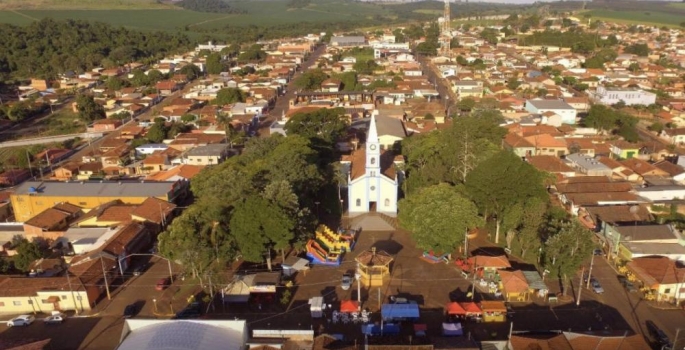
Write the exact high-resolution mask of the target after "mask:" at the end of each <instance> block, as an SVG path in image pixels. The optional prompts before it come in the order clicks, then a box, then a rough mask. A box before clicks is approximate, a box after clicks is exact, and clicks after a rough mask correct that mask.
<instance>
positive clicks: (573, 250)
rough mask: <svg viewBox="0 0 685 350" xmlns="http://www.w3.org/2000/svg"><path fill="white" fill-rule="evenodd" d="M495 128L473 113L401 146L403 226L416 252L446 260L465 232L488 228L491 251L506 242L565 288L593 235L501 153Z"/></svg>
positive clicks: (534, 176)
mask: <svg viewBox="0 0 685 350" xmlns="http://www.w3.org/2000/svg"><path fill="white" fill-rule="evenodd" d="M500 121H501V114H500V113H499V112H497V111H495V110H492V109H487V108H477V109H474V111H473V112H472V113H471V115H470V116H467V117H462V118H459V119H455V120H454V123H453V125H452V127H450V128H448V129H446V130H441V131H436V132H432V133H429V134H421V135H415V136H413V137H411V138H407V139H405V140H404V141H403V143H402V150H403V153H404V155H405V157H406V173H407V179H406V181H405V182H404V188H403V190H404V192H405V194H406V197H405V198H404V199H402V200H401V201H400V202H399V216H398V218H399V222H400V225H402V227H404V228H406V229H408V230H410V231H411V232H412V235H413V237H414V238H415V240H416V243H417V245H418V246H419V247H420V248H422V249H426V250H432V251H436V252H447V253H451V252H454V251H455V250H456V249H457V248H458V247H460V246H462V245H463V244H464V240H465V236H466V235H465V234H466V232H467V231H469V230H471V229H474V228H476V227H483V226H486V227H489V226H490V224H491V226H492V227H491V230H492V232H493V233H494V237H493V238H494V241H495V242H496V243H498V242H499V241H500V240H501V239H502V238H504V241H505V242H504V243H505V245H506V246H507V247H509V248H510V249H512V250H513V251H514V253H515V254H518V255H519V256H521V257H522V258H524V259H526V260H528V261H532V262H535V261H536V259H540V260H539V261H540V263H541V264H542V265H543V266H544V268H546V269H548V270H550V271H552V273H553V274H554V275H555V276H558V277H560V278H563V279H565V280H567V279H568V277H569V276H572V275H573V273H574V272H575V271H576V270H577V268H578V267H579V266H580V264H581V262H582V260H583V259H584V258H586V257H587V256H588V255H589V253H590V252H591V250H592V243H591V242H592V241H591V235H592V233H591V232H590V231H588V230H586V229H585V228H583V227H582V226H580V224H579V223H577V222H576V221H570V220H567V217H566V213H565V212H564V211H563V209H561V208H556V207H553V206H551V204H550V203H549V196H548V195H547V193H546V191H545V185H546V183H547V181H548V177H547V176H546V175H545V174H543V173H541V172H539V171H537V170H536V169H535V168H533V167H532V166H531V165H530V164H528V163H526V162H523V161H521V159H520V158H519V157H517V156H516V155H514V154H513V153H511V152H510V151H507V150H501V149H500V143H501V140H502V138H503V137H504V135H505V134H506V131H505V130H504V129H503V128H501V127H499V126H498V125H499V122H500ZM539 251H542V254H541V255H539V253H538V252H539ZM532 252H535V253H538V254H532Z"/></svg>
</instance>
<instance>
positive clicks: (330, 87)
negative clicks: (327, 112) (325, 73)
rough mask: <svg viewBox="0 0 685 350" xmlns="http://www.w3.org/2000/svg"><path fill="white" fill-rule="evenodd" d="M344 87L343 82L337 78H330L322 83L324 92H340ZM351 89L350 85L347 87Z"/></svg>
mask: <svg viewBox="0 0 685 350" xmlns="http://www.w3.org/2000/svg"><path fill="white" fill-rule="evenodd" d="M341 87H342V82H341V81H340V80H338V79H335V78H329V79H326V80H324V81H323V82H322V83H321V91H324V92H338V91H340V89H341ZM345 88H346V89H349V87H345Z"/></svg>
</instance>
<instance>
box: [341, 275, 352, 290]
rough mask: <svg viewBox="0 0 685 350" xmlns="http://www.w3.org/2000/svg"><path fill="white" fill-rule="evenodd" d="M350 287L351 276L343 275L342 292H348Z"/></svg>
mask: <svg viewBox="0 0 685 350" xmlns="http://www.w3.org/2000/svg"><path fill="white" fill-rule="evenodd" d="M351 286H352V276H350V275H348V274H344V275H343V277H342V282H341V287H342V289H343V290H348V289H350V287H351Z"/></svg>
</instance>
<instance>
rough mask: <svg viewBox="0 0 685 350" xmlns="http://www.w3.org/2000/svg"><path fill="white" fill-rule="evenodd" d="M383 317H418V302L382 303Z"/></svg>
mask: <svg viewBox="0 0 685 350" xmlns="http://www.w3.org/2000/svg"><path fill="white" fill-rule="evenodd" d="M381 316H382V317H383V319H394V318H419V305H418V304H383V305H382V306H381Z"/></svg>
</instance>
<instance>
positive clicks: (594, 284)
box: [590, 278, 604, 294]
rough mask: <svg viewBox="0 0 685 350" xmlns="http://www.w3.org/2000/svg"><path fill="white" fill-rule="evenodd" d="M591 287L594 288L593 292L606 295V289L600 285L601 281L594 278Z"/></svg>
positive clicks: (591, 280)
mask: <svg viewBox="0 0 685 350" xmlns="http://www.w3.org/2000/svg"><path fill="white" fill-rule="evenodd" d="M590 286H592V291H593V292H595V293H597V294H602V293H604V288H602V286H601V285H600V284H599V281H597V280H596V279H594V278H591V279H590Z"/></svg>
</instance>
